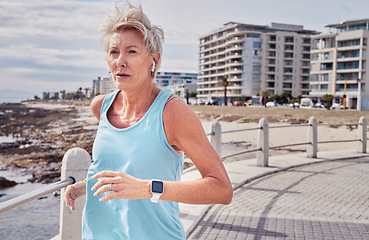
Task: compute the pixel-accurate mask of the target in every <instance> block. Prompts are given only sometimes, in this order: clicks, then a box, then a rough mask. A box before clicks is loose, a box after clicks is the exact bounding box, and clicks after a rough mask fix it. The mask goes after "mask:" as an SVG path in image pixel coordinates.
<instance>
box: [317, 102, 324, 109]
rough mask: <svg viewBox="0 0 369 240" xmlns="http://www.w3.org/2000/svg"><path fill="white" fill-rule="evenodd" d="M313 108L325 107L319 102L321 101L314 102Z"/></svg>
mask: <svg viewBox="0 0 369 240" xmlns="http://www.w3.org/2000/svg"><path fill="white" fill-rule="evenodd" d="M314 108H323V109H325V108H326V107H325V106H324V105H323V104H321V103H316V104H315V105H314Z"/></svg>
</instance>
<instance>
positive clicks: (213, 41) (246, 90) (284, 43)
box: [198, 22, 317, 101]
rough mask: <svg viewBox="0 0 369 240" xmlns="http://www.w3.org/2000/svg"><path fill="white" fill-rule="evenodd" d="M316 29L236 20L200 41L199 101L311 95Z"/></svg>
mask: <svg viewBox="0 0 369 240" xmlns="http://www.w3.org/2000/svg"><path fill="white" fill-rule="evenodd" d="M312 34H317V32H315V31H310V30H304V29H303V26H299V25H289V24H277V23H270V24H268V25H266V26H260V25H249V24H242V23H234V22H230V23H227V24H225V25H224V26H223V27H222V28H220V29H217V30H215V31H213V32H211V33H209V34H207V35H204V36H202V37H201V38H200V56H199V61H200V62H199V77H198V79H199V82H198V97H199V99H201V100H203V101H209V100H211V99H222V97H223V95H224V87H223V86H221V85H220V84H219V82H220V81H221V80H222V78H224V77H226V78H227V80H228V82H229V83H230V85H229V86H228V87H227V89H228V91H227V96H228V97H229V98H230V99H231V100H234V99H236V98H242V99H244V100H247V99H251V98H252V96H254V95H256V94H258V93H260V92H261V91H265V90H267V91H269V94H270V95H275V94H281V93H283V92H289V93H291V94H292V95H293V96H295V97H297V96H299V95H302V94H307V93H308V92H309V90H310V89H309V81H310V80H309V72H310V43H311V41H310V40H311V35H312Z"/></svg>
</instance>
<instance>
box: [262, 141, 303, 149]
mask: <svg viewBox="0 0 369 240" xmlns="http://www.w3.org/2000/svg"><path fill="white" fill-rule="evenodd" d="M307 144H310V142H302V143H291V144H285V145H278V146H273V147H269V149H276V148H283V147H293V146H300V145H307Z"/></svg>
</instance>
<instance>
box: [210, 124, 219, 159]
mask: <svg viewBox="0 0 369 240" xmlns="http://www.w3.org/2000/svg"><path fill="white" fill-rule="evenodd" d="M210 131H211V133H212V134H211V135H210V143H211V145H212V146H213V148H214V149H215V151H217V153H218V155H219V157H220V158H221V157H222V126H221V125H220V123H219V122H218V121H215V122H213V123H212V124H211V130H210Z"/></svg>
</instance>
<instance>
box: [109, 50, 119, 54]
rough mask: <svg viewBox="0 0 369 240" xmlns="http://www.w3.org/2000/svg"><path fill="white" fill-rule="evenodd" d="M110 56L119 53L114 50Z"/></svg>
mask: <svg viewBox="0 0 369 240" xmlns="http://www.w3.org/2000/svg"><path fill="white" fill-rule="evenodd" d="M110 54H111V55H114V54H118V51H115V50H112V51H110Z"/></svg>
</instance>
